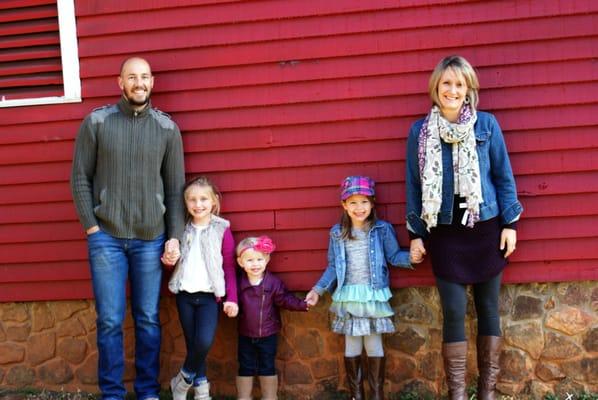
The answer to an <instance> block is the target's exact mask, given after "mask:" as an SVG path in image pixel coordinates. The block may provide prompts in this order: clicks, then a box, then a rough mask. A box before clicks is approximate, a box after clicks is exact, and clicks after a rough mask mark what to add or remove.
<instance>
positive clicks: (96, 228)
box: [85, 225, 100, 235]
mask: <svg viewBox="0 0 598 400" xmlns="http://www.w3.org/2000/svg"><path fill="white" fill-rule="evenodd" d="M99 230H100V227H99V226H97V225H94V226H92V227H91V228H89V229H88V230H86V231H85V233H86V234H88V235H91V234H92V233H96V232H97V231H99Z"/></svg>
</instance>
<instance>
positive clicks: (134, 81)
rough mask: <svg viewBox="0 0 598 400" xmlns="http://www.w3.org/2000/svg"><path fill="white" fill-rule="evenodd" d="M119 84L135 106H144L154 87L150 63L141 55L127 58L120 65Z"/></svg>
mask: <svg viewBox="0 0 598 400" xmlns="http://www.w3.org/2000/svg"><path fill="white" fill-rule="evenodd" d="M118 86H119V87H120V90H122V93H123V96H124V97H125V98H126V99H127V101H128V102H129V104H131V106H133V108H135V109H142V108H144V107H145V106H146V105H147V104H148V103H149V99H150V95H151V93H152V89H153V87H154V77H153V76H152V70H151V68H150V65H149V63H148V62H147V61H146V60H144V59H143V58H140V57H131V58H127V59H126V60H125V61H124V62H123V63H122V66H121V67H120V76H119V77H118Z"/></svg>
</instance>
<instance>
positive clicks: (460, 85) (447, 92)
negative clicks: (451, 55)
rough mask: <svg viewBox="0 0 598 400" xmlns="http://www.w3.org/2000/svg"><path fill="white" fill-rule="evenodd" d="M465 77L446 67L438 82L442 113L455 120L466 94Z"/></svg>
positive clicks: (452, 120)
mask: <svg viewBox="0 0 598 400" xmlns="http://www.w3.org/2000/svg"><path fill="white" fill-rule="evenodd" d="M467 89H468V88H467V82H466V81H465V77H464V76H463V74H461V73H460V72H458V71H455V70H454V69H453V68H447V69H446V70H445V71H444V72H443V73H442V75H441V77H440V81H439V82H438V89H437V90H438V101H439V102H440V104H438V106H439V107H440V111H441V113H442V115H443V116H444V117H445V118H446V119H447V120H449V121H451V122H455V121H457V118H458V116H459V111H460V110H461V107H462V106H463V103H464V102H465V98H466V96H467Z"/></svg>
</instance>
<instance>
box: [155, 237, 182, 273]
mask: <svg viewBox="0 0 598 400" xmlns="http://www.w3.org/2000/svg"><path fill="white" fill-rule="evenodd" d="M180 256H181V252H180V249H179V241H178V239H170V240H167V241H166V243H164V254H162V257H161V258H160V261H162V264H164V265H166V266H167V267H172V266H173V265H175V264H176V262H177V261H178V260H179V257H180Z"/></svg>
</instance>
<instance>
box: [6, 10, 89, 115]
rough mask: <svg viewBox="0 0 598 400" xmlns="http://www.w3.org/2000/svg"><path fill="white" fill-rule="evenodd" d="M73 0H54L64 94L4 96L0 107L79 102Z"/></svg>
mask: <svg viewBox="0 0 598 400" xmlns="http://www.w3.org/2000/svg"><path fill="white" fill-rule="evenodd" d="M74 1H75V0H57V1H56V5H57V6H58V29H59V33H60V58H61V62H62V82H63V83H62V84H63V88H64V96H52V97H36V98H29V99H14V100H4V98H2V97H0V108H2V107H19V106H34V105H41V104H62V103H79V102H81V79H80V77H79V49H78V47H77V25H76V23H75V3H74Z"/></svg>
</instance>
